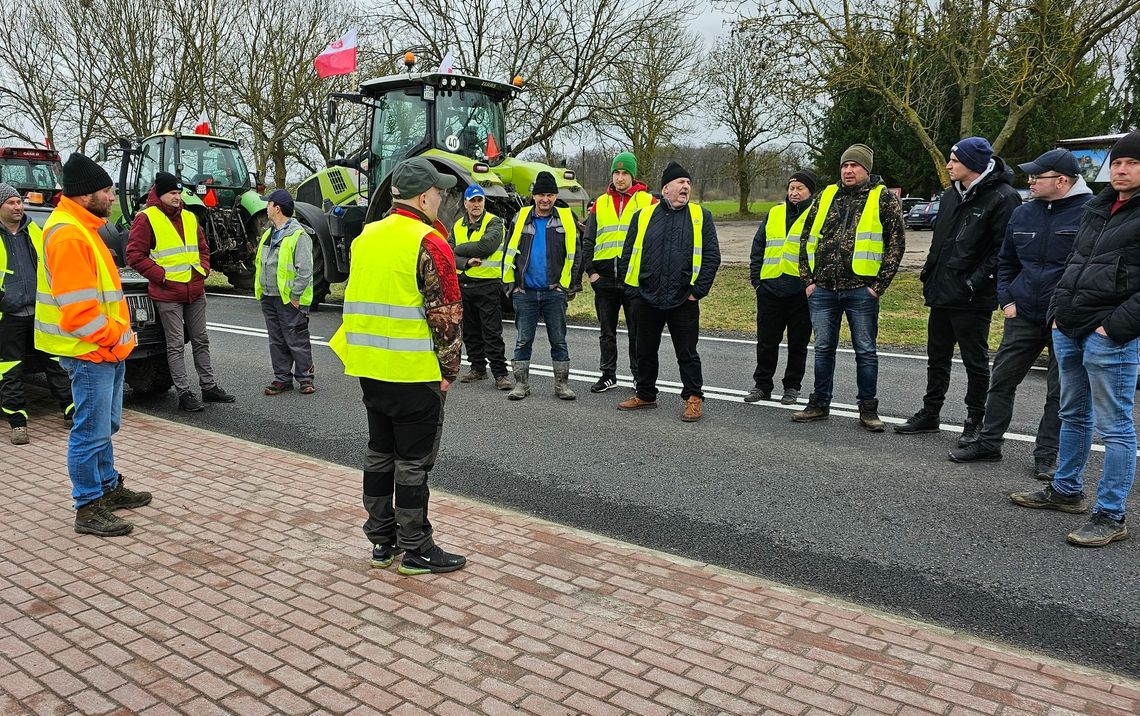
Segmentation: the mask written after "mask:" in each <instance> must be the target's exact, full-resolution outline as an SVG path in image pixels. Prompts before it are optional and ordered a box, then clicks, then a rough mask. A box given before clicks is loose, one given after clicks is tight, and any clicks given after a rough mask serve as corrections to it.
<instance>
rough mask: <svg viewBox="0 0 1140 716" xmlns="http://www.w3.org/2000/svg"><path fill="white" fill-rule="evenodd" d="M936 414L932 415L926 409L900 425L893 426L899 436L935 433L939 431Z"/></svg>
mask: <svg viewBox="0 0 1140 716" xmlns="http://www.w3.org/2000/svg"><path fill="white" fill-rule="evenodd" d="M939 429H940V428H939V427H938V413H932V412H930V411H929V410H927V409H926V408H923V409H922V410H920V411H918V412H917V413H915V414H914V415H912V416H911V417H909V418H907V421H906V422H905V423H903V424H902V425H896V426H895V432H896V433H898V434H899V435H916V434H918V433H936V432H938V431H939Z"/></svg>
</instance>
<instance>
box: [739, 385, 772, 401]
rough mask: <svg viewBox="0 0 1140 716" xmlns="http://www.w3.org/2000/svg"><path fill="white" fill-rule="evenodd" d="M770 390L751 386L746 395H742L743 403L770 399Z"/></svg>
mask: <svg viewBox="0 0 1140 716" xmlns="http://www.w3.org/2000/svg"><path fill="white" fill-rule="evenodd" d="M771 399H772V391H770V390H761V389H760V388H753V389H752V390H750V391H748V395H746V396H744V402H745V403H759V402H760V401H761V400H771Z"/></svg>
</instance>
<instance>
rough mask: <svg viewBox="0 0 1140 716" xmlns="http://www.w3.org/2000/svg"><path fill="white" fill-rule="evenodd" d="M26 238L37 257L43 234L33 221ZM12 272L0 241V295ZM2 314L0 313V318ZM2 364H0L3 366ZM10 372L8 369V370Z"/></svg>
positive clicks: (40, 250) (40, 248) (41, 245)
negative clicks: (5, 280)
mask: <svg viewBox="0 0 1140 716" xmlns="http://www.w3.org/2000/svg"><path fill="white" fill-rule="evenodd" d="M28 237H29V238H30V239H31V240H32V248H33V249H34V250H35V252H36V256H37V257H38V256H39V255H40V253H41V252H42V251H43V243H44V234H43V231H41V230H40V227H38V226H36V223H35V222H34V221H32V222H28ZM13 273H14V272H13V271H11V270H9V269H8V248H7V247H6V246H5V245H4V241H3V240H0V293H3V292H4V279H6V278H8V276H10V275H12V274H13ZM3 315H4V314H3V313H0V317H2V316H3ZM3 365H4V364H0V366H3ZM9 370H10V368H9ZM4 372H5V371H4V370H3V368H0V375H4Z"/></svg>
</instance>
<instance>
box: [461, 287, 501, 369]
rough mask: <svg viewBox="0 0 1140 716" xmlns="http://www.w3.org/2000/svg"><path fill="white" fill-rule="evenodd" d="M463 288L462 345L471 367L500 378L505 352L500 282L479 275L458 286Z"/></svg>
mask: <svg viewBox="0 0 1140 716" xmlns="http://www.w3.org/2000/svg"><path fill="white" fill-rule="evenodd" d="M460 290H461V291H462V292H463V346H464V348H466V350H467V360H468V361H470V362H471V370H473V371H475V372H481V371H485V370H486V369H487V363H488V362H489V363H490V364H491V374H492V375H494V376H495V377H496V378H502V377H504V376H505V375H506V374H507V353H506V350H507V349H506V346H505V345H504V344H503V304H502V301H501V296H500V294H501V293H502V290H503V283H502V282H501V281H499V280H497V279H480V280H476V281H470V282H469V283H464V284H462V285H461V286H460Z"/></svg>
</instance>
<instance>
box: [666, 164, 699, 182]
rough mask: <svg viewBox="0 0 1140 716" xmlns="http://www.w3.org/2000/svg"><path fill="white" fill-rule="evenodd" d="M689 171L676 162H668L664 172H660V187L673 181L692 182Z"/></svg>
mask: <svg viewBox="0 0 1140 716" xmlns="http://www.w3.org/2000/svg"><path fill="white" fill-rule="evenodd" d="M692 178H693V177H692V176H690V174H689V171H688V170H687V169H685V167H683V166H681V165H680V164H678V163H677V162H669V164H668V165H666V167H665V171H663V172H661V186H665V185H666V184H668V183H669V182H671V181H673V180H674V179H689V180H692Z"/></svg>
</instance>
